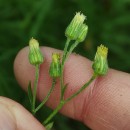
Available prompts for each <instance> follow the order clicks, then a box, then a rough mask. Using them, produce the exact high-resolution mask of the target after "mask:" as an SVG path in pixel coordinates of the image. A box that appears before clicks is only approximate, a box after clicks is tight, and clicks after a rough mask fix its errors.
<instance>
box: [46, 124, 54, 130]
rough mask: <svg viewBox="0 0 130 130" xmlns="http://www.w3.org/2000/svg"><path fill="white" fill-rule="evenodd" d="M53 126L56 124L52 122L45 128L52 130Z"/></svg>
mask: <svg viewBox="0 0 130 130" xmlns="http://www.w3.org/2000/svg"><path fill="white" fill-rule="evenodd" d="M53 124H54V122H51V123H49V124H47V125H46V126H45V128H46V130H51V128H52V127H53Z"/></svg>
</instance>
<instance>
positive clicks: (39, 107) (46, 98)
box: [35, 78, 56, 113]
mask: <svg viewBox="0 0 130 130" xmlns="http://www.w3.org/2000/svg"><path fill="white" fill-rule="evenodd" d="M55 85H56V79H55V78H53V81H52V86H51V88H50V90H49V92H48V94H47V95H46V97H45V98H44V100H43V101H42V102H41V104H40V105H39V106H38V107H37V108H36V109H35V113H36V112H37V111H38V110H39V109H41V108H42V107H43V105H44V104H45V103H46V101H47V100H48V99H49V97H50V95H51V93H52V91H53V89H54V87H55Z"/></svg>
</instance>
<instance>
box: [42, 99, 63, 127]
mask: <svg viewBox="0 0 130 130" xmlns="http://www.w3.org/2000/svg"><path fill="white" fill-rule="evenodd" d="M64 104H65V102H64V101H60V103H59V105H58V106H57V108H56V109H55V110H54V111H53V112H52V113H51V114H50V116H49V117H48V118H47V119H46V120H45V121H44V122H43V123H42V124H43V125H44V126H45V125H46V124H47V123H49V122H50V120H51V119H52V118H53V117H54V116H55V115H56V114H57V113H58V111H59V110H60V109H61V108H62V107H63V105H64Z"/></svg>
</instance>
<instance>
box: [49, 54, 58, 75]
mask: <svg viewBox="0 0 130 130" xmlns="http://www.w3.org/2000/svg"><path fill="white" fill-rule="evenodd" d="M49 74H50V76H51V77H53V78H57V77H59V76H60V75H61V63H60V54H57V53H53V54H52V62H51V65H50V70H49Z"/></svg>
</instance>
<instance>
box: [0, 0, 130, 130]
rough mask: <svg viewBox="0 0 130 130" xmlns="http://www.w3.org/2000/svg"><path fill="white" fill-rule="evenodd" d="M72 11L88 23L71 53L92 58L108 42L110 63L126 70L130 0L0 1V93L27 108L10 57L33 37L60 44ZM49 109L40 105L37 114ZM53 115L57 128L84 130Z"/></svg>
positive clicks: (129, 62) (129, 67) (129, 63)
mask: <svg viewBox="0 0 130 130" xmlns="http://www.w3.org/2000/svg"><path fill="white" fill-rule="evenodd" d="M76 11H81V12H83V13H84V14H85V15H87V21H86V22H87V24H88V26H89V33H88V36H87V38H86V40H85V42H84V43H82V44H80V45H79V47H78V48H77V49H76V52H78V53H79V54H81V55H83V56H86V57H88V58H90V59H93V57H94V53H95V50H96V47H97V45H99V44H101V43H103V44H105V45H106V46H108V47H109V65H110V67H112V68H115V69H118V70H122V71H125V72H130V58H129V56H130V51H129V49H130V0H97V1H96V0H0V95H2V96H6V97H9V98H12V99H14V100H16V101H18V102H20V103H21V104H24V106H25V107H26V108H28V105H27V104H28V98H27V96H26V94H25V92H23V91H22V90H21V88H20V87H19V85H18V84H17V81H16V80H15V77H14V74H13V61H14V58H15V56H16V54H17V53H18V51H19V50H20V49H21V48H23V47H25V46H27V45H28V41H29V39H30V38H31V37H32V36H33V37H35V38H37V39H38V40H39V42H40V44H41V45H44V46H50V47H54V48H58V49H63V48H64V43H65V36H64V31H65V28H66V26H67V25H68V23H69V22H70V20H71V18H72V17H73V16H74V14H75V12H76ZM50 111H51V110H48V109H47V108H45V112H43V111H41V112H39V115H40V116H39V115H38V117H39V118H43V117H42V116H41V115H45V114H46V115H47V114H48V113H49V112H50ZM41 113H42V114H41ZM55 119H56V123H55V129H57V130H61V129H62V130H73V129H75V130H86V127H85V126H83V125H82V124H80V123H77V122H76V121H73V120H71V119H68V118H65V117H63V116H61V115H58V116H57V117H56V118H55ZM58 122H60V123H58Z"/></svg>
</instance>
